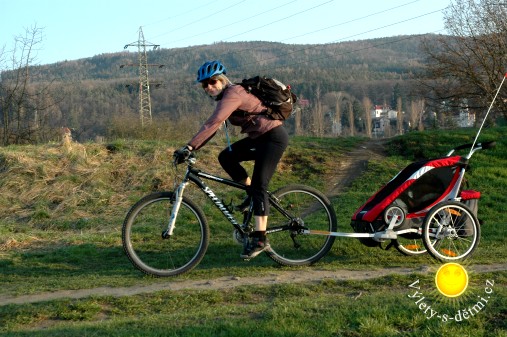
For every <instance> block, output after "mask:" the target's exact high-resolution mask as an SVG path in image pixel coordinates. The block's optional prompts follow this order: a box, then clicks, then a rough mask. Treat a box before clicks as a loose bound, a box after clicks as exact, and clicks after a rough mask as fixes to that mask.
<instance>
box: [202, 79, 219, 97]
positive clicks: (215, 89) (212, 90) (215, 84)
mask: <svg viewBox="0 0 507 337" xmlns="http://www.w3.org/2000/svg"><path fill="white" fill-rule="evenodd" d="M201 84H202V87H203V89H204V91H206V93H207V94H208V95H210V96H214V97H215V96H218V95H220V93H221V92H222V90H223V89H224V85H223V83H222V82H221V81H219V80H217V79H216V78H209V79H207V80H204V81H202V82H201Z"/></svg>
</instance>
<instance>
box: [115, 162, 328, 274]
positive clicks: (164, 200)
mask: <svg viewBox="0 0 507 337" xmlns="http://www.w3.org/2000/svg"><path fill="white" fill-rule="evenodd" d="M196 161H197V159H196V158H195V156H194V155H193V154H192V155H191V156H190V157H189V158H188V159H187V160H186V161H185V163H186V165H187V167H186V171H185V174H184V176H183V178H182V181H181V183H180V184H179V185H178V186H176V188H175V189H174V191H164V192H155V193H152V194H149V195H147V196H145V197H143V198H141V199H140V200H139V201H138V202H136V203H135V204H134V205H133V206H132V207H131V209H130V210H129V211H128V213H127V215H126V218H125V220H124V223H123V228H122V242H123V248H124V250H125V253H126V254H127V256H128V258H129V260H130V261H131V262H132V264H133V265H134V266H135V267H136V268H137V269H139V270H140V271H142V272H143V273H145V274H148V275H154V276H176V275H180V274H183V273H185V272H189V271H190V270H192V269H194V268H195V267H196V266H197V265H198V264H199V263H200V262H201V260H202V259H203V257H204V255H205V254H206V251H207V248H208V245H209V239H210V230H209V225H208V222H207V219H206V216H205V214H204V212H203V211H202V209H201V208H200V207H199V206H198V205H197V204H196V203H195V202H194V201H192V200H191V199H190V198H189V197H187V196H185V195H184V191H185V188H186V187H187V185H188V184H189V183H192V184H194V185H195V186H197V187H198V189H200V190H201V191H202V192H203V193H204V194H205V195H206V196H207V197H208V199H209V200H211V202H212V203H213V204H214V205H215V206H216V207H217V208H218V209H219V210H220V212H221V214H222V215H223V216H224V217H225V218H226V219H227V220H228V221H229V222H230V223H231V225H232V226H233V228H234V233H233V236H234V239H235V240H236V241H237V242H238V243H240V244H243V245H246V244H247V242H248V239H249V235H250V233H252V232H253V224H252V220H253V210H252V203H251V202H250V206H249V207H248V209H247V210H246V211H245V212H240V213H241V215H242V217H243V219H242V221H238V219H237V217H236V215H235V210H234V207H233V206H232V204H231V205H225V204H224V202H223V201H222V200H220V198H218V197H217V195H216V194H215V193H214V192H213V190H212V189H211V188H210V187H209V186H208V185H206V183H205V182H204V180H210V181H214V182H216V183H219V184H224V185H227V186H229V187H232V188H234V189H237V190H242V191H244V192H246V190H247V186H246V185H244V184H242V183H238V182H235V181H233V180H230V179H226V178H223V177H220V176H217V175H214V174H211V173H207V172H204V171H201V170H199V169H197V168H195V167H194V165H195V164H196ZM173 165H174V167H176V163H173ZM268 195H269V204H270V207H271V209H270V216H269V221H268V228H267V231H266V235H267V236H268V238H269V242H270V246H271V248H268V249H267V250H266V251H265V253H266V254H267V256H268V257H270V258H271V259H272V260H273V261H275V262H277V263H279V264H280V265H284V266H304V265H311V264H314V263H316V262H317V261H319V260H320V259H321V258H322V257H324V256H325V255H326V254H327V253H328V252H329V250H330V249H331V247H332V245H333V243H334V240H335V237H334V236H330V235H326V234H325V233H331V232H335V231H336V229H337V221H336V214H335V211H334V209H333V207H332V205H331V203H330V201H329V200H328V198H327V197H326V196H325V195H324V194H322V193H321V192H320V191H318V190H316V189H315V188H312V187H309V186H305V185H288V186H285V187H282V188H280V189H278V190H277V191H275V192H268ZM312 234H319V235H312Z"/></svg>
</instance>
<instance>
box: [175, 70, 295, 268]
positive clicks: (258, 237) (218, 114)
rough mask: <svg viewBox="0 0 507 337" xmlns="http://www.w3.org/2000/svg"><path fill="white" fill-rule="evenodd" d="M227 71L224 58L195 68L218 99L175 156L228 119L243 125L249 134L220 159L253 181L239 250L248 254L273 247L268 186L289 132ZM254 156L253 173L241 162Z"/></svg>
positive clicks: (183, 155) (206, 137)
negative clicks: (248, 229)
mask: <svg viewBox="0 0 507 337" xmlns="http://www.w3.org/2000/svg"><path fill="white" fill-rule="evenodd" d="M225 74H226V69H225V66H224V65H223V64H222V63H220V61H208V62H205V63H204V64H203V65H202V66H201V67H200V68H199V70H198V71H197V82H199V83H201V85H202V88H203V89H204V91H205V92H206V93H207V94H208V95H209V96H211V97H213V98H214V99H215V100H216V101H217V102H218V103H217V105H216V108H215V111H214V112H213V114H212V115H211V116H210V117H209V118H208V120H207V121H206V122H205V123H204V125H203V126H202V127H201V129H200V130H199V132H197V134H196V135H195V136H194V137H193V138H192V139H191V140H190V141H189V142H188V143H187V145H185V146H184V147H182V148H181V149H179V150H176V151H175V152H174V157H175V158H176V159H177V161H178V162H183V161H184V160H185V159H186V158H188V156H189V155H190V153H191V151H195V150H198V149H200V148H201V147H203V146H204V145H205V144H206V143H207V142H208V141H209V140H210V139H211V138H212V137H213V136H214V135H215V133H216V131H217V130H218V129H219V128H220V126H221V125H222V123H223V122H225V121H226V120H229V122H230V123H231V124H232V125H236V126H240V127H241V133H245V134H246V135H247V136H246V137H245V138H243V139H241V140H239V141H237V142H235V143H233V144H232V145H231V146H230V147H227V148H225V149H224V150H223V151H222V152H221V153H220V154H219V156H218V160H219V162H220V165H221V166H222V168H223V169H224V170H225V171H226V172H227V173H228V174H229V175H230V176H231V178H232V179H233V180H234V181H237V182H242V183H244V184H245V185H247V186H249V188H248V189H247V193H248V196H249V198H252V204H253V214H254V219H255V231H254V232H253V233H252V235H251V238H250V241H249V244H248V245H247V246H246V247H245V249H244V251H243V252H242V254H241V255H240V256H241V257H242V258H244V259H250V258H253V257H255V256H257V255H259V254H260V253H261V252H262V251H264V250H266V249H267V248H268V247H269V242H268V240H267V238H266V228H267V222H268V215H269V201H268V200H269V199H268V194H267V188H268V185H269V181H270V180H271V177H272V176H273V174H274V173H275V170H276V167H277V165H278V162H279V161H280V159H281V157H282V155H283V153H284V151H285V149H286V148H287V144H288V142H289V136H288V134H287V131H286V130H285V128H284V127H283V122H282V121H280V120H274V119H271V118H269V116H267V115H265V114H263V112H265V111H266V107H265V106H264V105H263V104H262V102H261V101H260V100H259V99H258V98H257V97H255V96H254V95H252V94H250V93H248V92H247V91H246V90H245V89H244V88H243V87H242V86H241V85H235V84H233V83H232V82H231V81H230V80H229V79H228V78H227V76H226V75H225ZM252 160H253V161H254V162H255V163H254V169H253V173H252V177H251V178H250V177H249V175H248V173H247V172H246V170H245V169H244V168H243V166H241V164H240V163H241V162H243V161H252ZM249 198H247V200H248V202H249Z"/></svg>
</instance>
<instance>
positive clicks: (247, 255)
mask: <svg viewBox="0 0 507 337" xmlns="http://www.w3.org/2000/svg"><path fill="white" fill-rule="evenodd" d="M268 248H270V245H269V241H268V239H267V238H266V239H261V238H258V237H253V238H252V239H251V240H250V241H249V242H248V244H247V245H246V246H245V249H244V250H243V253H241V255H240V257H241V258H242V259H245V260H249V259H252V258H254V257H256V256H257V255H259V254H260V253H262V252H263V251H265V250H266V249H268Z"/></svg>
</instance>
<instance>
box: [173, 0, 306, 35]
mask: <svg viewBox="0 0 507 337" xmlns="http://www.w3.org/2000/svg"><path fill="white" fill-rule="evenodd" d="M296 1H298V0H292V1H290V2H287V3H285V4H283V5H280V6H277V7H274V8H271V9H268V10H266V11H264V12H261V13H258V14H255V15H253V16H250V17H248V18H246V19H241V20H238V21H235V22H233V23H230V24H227V25H225V26H221V27H218V28H215V29H212V30H208V31H205V32H202V33H199V34H195V35H192V36H187V37H185V38H183V39H179V40H174V41H169V42H167V43H172V42H180V41H185V40H188V39H191V38H193V37H196V36H201V35H204V34H208V33H211V32H215V31H217V30H221V29H224V28H227V27H230V26H233V25H237V24H239V23H244V22H245V21H247V20H251V19H253V18H255V17H258V16H261V15H264V14H266V13H269V12H271V11H273V10H275V9H279V8H282V7H285V6H287V5H290V4H292V3H294V2H296Z"/></svg>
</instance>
